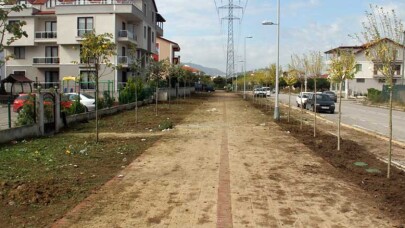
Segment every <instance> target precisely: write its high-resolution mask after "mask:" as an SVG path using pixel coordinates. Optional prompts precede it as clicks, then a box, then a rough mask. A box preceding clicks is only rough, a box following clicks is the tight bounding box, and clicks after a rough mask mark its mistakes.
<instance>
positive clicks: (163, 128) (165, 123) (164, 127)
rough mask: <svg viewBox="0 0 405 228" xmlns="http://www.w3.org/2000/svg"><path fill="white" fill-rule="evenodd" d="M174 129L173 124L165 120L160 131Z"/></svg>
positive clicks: (160, 126) (160, 125)
mask: <svg viewBox="0 0 405 228" xmlns="http://www.w3.org/2000/svg"><path fill="white" fill-rule="evenodd" d="M172 128H173V122H172V121H170V120H163V121H162V122H160V124H159V130H166V129H172Z"/></svg>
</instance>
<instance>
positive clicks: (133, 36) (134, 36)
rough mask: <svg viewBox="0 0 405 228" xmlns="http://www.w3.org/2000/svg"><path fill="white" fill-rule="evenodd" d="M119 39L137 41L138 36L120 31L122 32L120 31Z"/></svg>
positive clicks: (126, 31)
mask: <svg viewBox="0 0 405 228" xmlns="http://www.w3.org/2000/svg"><path fill="white" fill-rule="evenodd" d="M118 37H120V38H128V39H132V40H137V37H136V35H135V34H134V33H133V32H131V31H128V30H120V31H118Z"/></svg>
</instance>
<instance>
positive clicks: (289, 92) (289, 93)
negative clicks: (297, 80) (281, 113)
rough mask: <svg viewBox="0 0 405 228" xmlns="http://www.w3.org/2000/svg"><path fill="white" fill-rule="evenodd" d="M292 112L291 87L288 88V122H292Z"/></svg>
mask: <svg viewBox="0 0 405 228" xmlns="http://www.w3.org/2000/svg"><path fill="white" fill-rule="evenodd" d="M290 111H291V86H288V119H287V121H288V122H290Z"/></svg>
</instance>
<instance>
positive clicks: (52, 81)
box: [45, 71, 59, 89]
mask: <svg viewBox="0 0 405 228" xmlns="http://www.w3.org/2000/svg"><path fill="white" fill-rule="evenodd" d="M58 83H59V72H58V71H45V89H49V88H53V87H55V86H57V85H58Z"/></svg>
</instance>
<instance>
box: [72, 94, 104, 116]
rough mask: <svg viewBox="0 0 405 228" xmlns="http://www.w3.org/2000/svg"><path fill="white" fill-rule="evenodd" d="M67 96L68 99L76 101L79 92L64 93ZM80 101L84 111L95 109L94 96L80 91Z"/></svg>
mask: <svg viewBox="0 0 405 228" xmlns="http://www.w3.org/2000/svg"><path fill="white" fill-rule="evenodd" d="M65 95H67V96H68V97H69V100H71V101H76V100H77V98H78V96H79V94H78V93H65ZM80 103H81V104H82V105H84V107H85V108H86V112H89V111H94V110H95V109H96V99H94V97H92V96H90V95H88V94H84V93H81V94H80Z"/></svg>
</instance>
